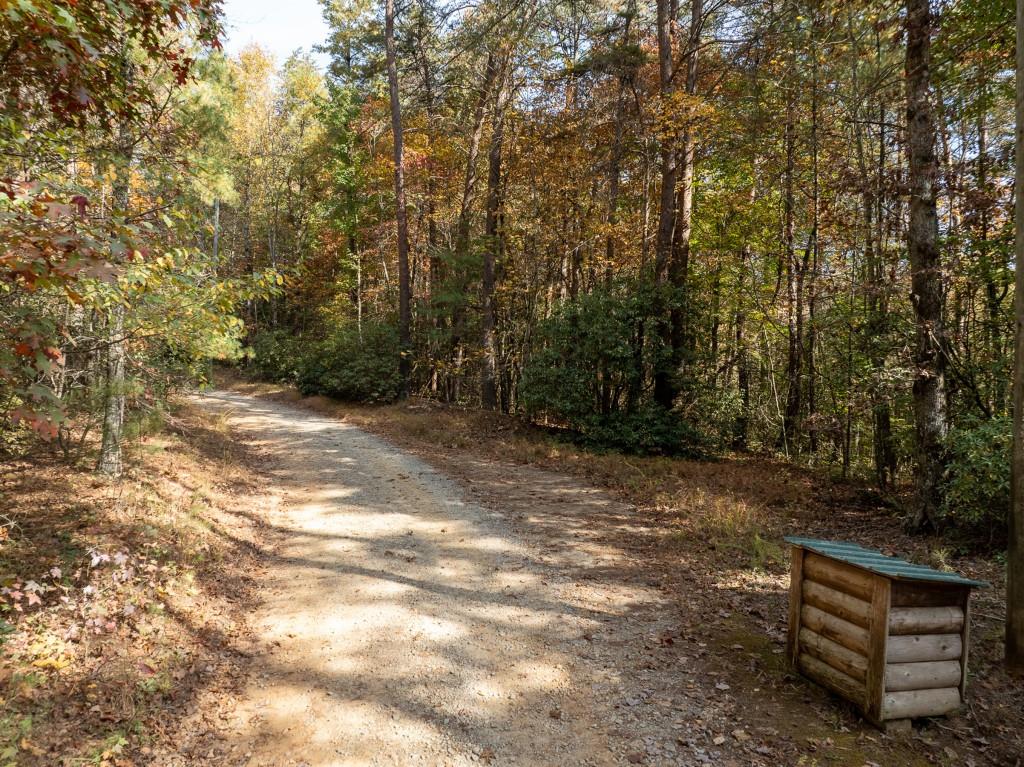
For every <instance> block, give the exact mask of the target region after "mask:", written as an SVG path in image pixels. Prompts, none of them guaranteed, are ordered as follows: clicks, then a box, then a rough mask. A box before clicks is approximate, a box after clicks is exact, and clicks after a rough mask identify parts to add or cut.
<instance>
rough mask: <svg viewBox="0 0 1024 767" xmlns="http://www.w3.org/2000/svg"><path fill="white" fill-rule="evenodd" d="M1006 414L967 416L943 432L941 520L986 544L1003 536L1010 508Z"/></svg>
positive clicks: (1009, 442) (1010, 438) (1009, 437)
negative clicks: (944, 460) (982, 417)
mask: <svg viewBox="0 0 1024 767" xmlns="http://www.w3.org/2000/svg"><path fill="white" fill-rule="evenodd" d="M1011 429H1012V426H1011V422H1010V419H1009V418H1007V417H1000V418H992V419H989V420H986V421H978V420H975V421H970V422H967V423H964V424H962V425H959V426H957V427H956V428H954V429H952V430H951V431H950V433H949V436H948V437H947V441H946V450H947V459H948V463H947V465H946V473H945V476H944V479H943V490H944V493H943V503H942V509H941V519H940V520H939V522H940V524H941V525H942V526H943V527H944V528H946V529H948V530H950V531H952V532H954V533H958V534H960V535H962V536H964V537H966V538H969V539H971V540H973V541H975V542H981V543H985V544H987V545H990V546H991V545H998V544H1001V543H1002V542H1003V541H1005V539H1006V523H1007V518H1008V516H1007V515H1008V514H1009V510H1010V451H1011V447H1012V443H1013V434H1012V431H1011Z"/></svg>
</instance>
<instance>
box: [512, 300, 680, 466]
mask: <svg viewBox="0 0 1024 767" xmlns="http://www.w3.org/2000/svg"><path fill="white" fill-rule="evenodd" d="M646 300H647V297H646V296H645V294H644V292H643V291H642V290H636V289H632V290H629V291H624V292H623V294H617V293H611V292H607V291H598V292H595V293H592V294H589V295H586V296H583V297H581V298H580V299H578V300H577V301H573V302H571V303H568V304H565V305H564V306H563V307H562V308H561V310H560V311H559V313H558V314H557V315H556V316H554V317H552V318H551V319H549V320H547V321H546V322H544V323H542V324H541V326H540V328H539V329H538V337H537V340H538V343H537V348H536V350H535V352H534V353H533V355H532V357H531V358H530V360H529V362H528V363H527V365H526V366H525V368H524V370H523V377H522V385H521V387H520V402H521V404H522V406H523V408H524V410H525V411H526V413H527V414H528V415H530V416H532V417H538V416H546V417H548V418H552V419H554V420H556V421H558V422H560V423H563V424H565V425H566V426H568V427H569V428H570V429H572V430H573V431H574V432H575V433H576V434H577V435H578V438H579V439H580V440H581V441H583V442H585V443H589V444H592V445H595V446H600V447H608V448H614V449H616V450H621V451H623V452H631V453H683V452H695V451H696V446H697V445H698V444H699V442H700V440H699V438H698V435H697V434H696V432H695V431H694V430H693V429H692V428H690V427H689V426H688V425H687V424H686V423H685V422H684V421H683V420H682V419H681V418H680V417H679V416H678V415H677V414H675V413H670V412H667V411H666V410H664V409H663V408H660V407H658V406H657V405H655V404H653V403H649V402H644V401H642V400H641V399H640V389H641V387H640V383H641V378H642V375H643V371H644V370H645V369H649V368H650V366H651V364H652V362H653V356H654V355H655V354H657V348H656V346H655V345H654V344H652V343H651V342H650V341H649V340H648V341H647V342H645V343H640V342H639V339H640V338H642V336H641V333H642V332H645V333H647V334H649V333H650V328H644V324H643V323H644V317H645V315H646V313H647V312H646Z"/></svg>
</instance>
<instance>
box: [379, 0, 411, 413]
mask: <svg viewBox="0 0 1024 767" xmlns="http://www.w3.org/2000/svg"><path fill="white" fill-rule="evenodd" d="M384 43H385V47H386V52H387V67H388V91H389V94H390V97H391V133H392V136H393V137H394V149H395V223H396V226H397V229H398V344H399V347H400V353H401V358H400V360H399V381H400V383H399V387H400V389H399V397H400V398H402V399H405V398H406V397H408V396H409V386H410V381H409V378H410V373H411V370H412V367H411V361H412V302H411V298H412V296H411V286H410V283H409V217H408V211H407V210H406V206H405V168H404V162H405V151H404V147H403V143H402V138H403V137H402V106H401V103H400V102H399V99H398V64H397V62H396V56H395V0H384Z"/></svg>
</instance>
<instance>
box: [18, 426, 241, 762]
mask: <svg viewBox="0 0 1024 767" xmlns="http://www.w3.org/2000/svg"><path fill="white" fill-rule="evenodd" d="M152 426H153V424H149V427H150V428H152ZM128 456H129V469H128V471H127V474H126V477H125V478H124V479H123V480H122V481H121V482H117V483H114V482H109V481H107V480H104V479H100V478H98V477H96V476H95V475H93V474H92V473H90V472H88V471H85V470H80V469H75V468H69V467H68V465H67V464H66V463H64V462H61V461H58V460H57V459H56V458H52V457H46V456H35V457H31V458H26V459H21V460H16V461H11V462H8V463H5V464H0V505H2V507H3V508H4V509H5V510H6V511H5V516H4V517H3V518H0V525H2V527H0V530H2V531H3V532H2V535H0V646H2V655H3V658H2V661H0V690H2V695H3V701H2V705H0V765H4V766H6V765H14V764H17V765H56V764H100V765H103V764H106V765H120V764H125V765H127V764H132V763H133V761H132V759H133V754H134V755H136V756H137V755H139V754H147V753H154V752H155V751H156V750H158V749H159V748H161V746H162V745H166V744H167V743H168V741H169V740H170V739H172V738H175V737H176V736H177V733H176V732H175V725H176V722H177V721H178V720H179V719H180V718H181V716H182V715H183V713H184V712H185V711H186V710H187V709H188V707H189V706H190V705H192V704H194V702H195V700H196V698H197V696H198V695H199V694H200V692H203V691H210V690H212V689H215V688H217V687H219V686H225V687H227V686H230V684H231V681H230V680H231V679H232V678H235V677H237V666H238V663H239V662H240V658H241V656H240V655H238V654H236V653H234V652H233V651H232V648H231V646H230V645H229V643H227V642H226V641H225V642H223V643H220V644H219V645H218V643H211V641H210V637H211V636H221V637H225V638H226V637H229V636H231V635H232V634H234V635H237V636H241V635H242V634H243V633H244V632H243V628H242V626H243V618H244V616H243V615H242V614H241V613H240V612H239V611H240V610H241V609H242V608H243V607H244V605H245V604H246V600H248V599H249V598H250V596H249V595H250V591H251V588H252V583H251V582H250V581H249V579H248V577H247V576H246V575H245V574H244V572H243V567H244V563H245V562H246V561H248V557H250V556H251V553H252V552H251V547H252V545H253V541H254V540H255V536H256V531H255V529H254V528H253V526H252V524H251V523H249V521H248V519H246V518H245V517H244V516H241V515H240V514H239V513H238V511H239V510H240V509H239V507H238V505H237V504H238V500H237V498H236V496H237V495H238V494H239V493H242V492H244V493H246V494H249V493H252V492H254V490H255V488H256V487H257V485H256V483H255V481H254V480H253V478H252V476H251V474H250V472H249V470H248V469H247V468H246V466H245V460H244V459H245V455H244V453H243V452H242V449H241V448H240V447H238V446H237V443H235V442H234V441H232V440H231V439H230V437H229V435H228V434H227V433H226V431H225V428H224V426H223V424H219V423H215V422H211V421H210V420H209V417H208V416H200V415H199V414H197V413H195V412H193V411H191V410H189V409H187V408H178V409H177V410H176V412H174V413H173V414H171V415H168V416H167V417H166V421H165V426H164V428H163V429H162V430H160V431H159V432H157V433H155V434H150V435H149V436H145V435H142V436H137V437H136V438H135V439H134V440H133V443H132V446H131V447H130V449H129V450H128ZM177 745H178V744H175V745H174V746H170V747H169V748H172V750H177Z"/></svg>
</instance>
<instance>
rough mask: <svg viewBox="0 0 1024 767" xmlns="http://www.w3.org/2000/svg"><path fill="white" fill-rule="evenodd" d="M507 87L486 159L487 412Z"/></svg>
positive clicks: (493, 373)
mask: <svg viewBox="0 0 1024 767" xmlns="http://www.w3.org/2000/svg"><path fill="white" fill-rule="evenodd" d="M509 91H510V88H509V86H508V85H504V86H502V85H499V86H498V89H497V93H496V95H495V99H494V130H493V132H492V134H491V148H490V151H489V152H488V155H487V218H486V225H485V226H486V229H485V235H486V239H487V242H486V244H485V246H484V254H483V295H482V299H483V317H482V318H481V329H482V339H481V340H482V344H483V352H484V364H483V369H482V370H481V374H480V404H481V405H482V406H483V407H484V408H485V409H487V410H496V409H497V408H498V386H497V384H498V349H497V336H496V328H497V322H498V312H497V307H496V305H495V296H494V286H495V265H496V263H497V258H498V253H499V252H500V250H501V232H500V229H499V216H500V211H501V160H502V150H503V148H504V141H505V106H506V103H507V98H508V97H509V95H510V94H509Z"/></svg>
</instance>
